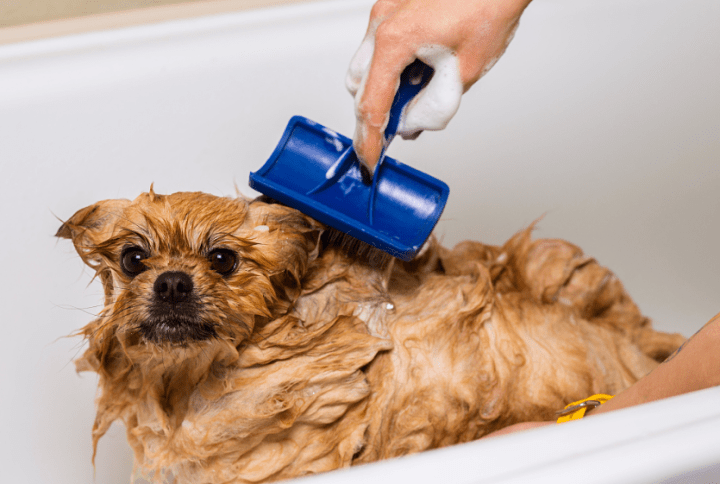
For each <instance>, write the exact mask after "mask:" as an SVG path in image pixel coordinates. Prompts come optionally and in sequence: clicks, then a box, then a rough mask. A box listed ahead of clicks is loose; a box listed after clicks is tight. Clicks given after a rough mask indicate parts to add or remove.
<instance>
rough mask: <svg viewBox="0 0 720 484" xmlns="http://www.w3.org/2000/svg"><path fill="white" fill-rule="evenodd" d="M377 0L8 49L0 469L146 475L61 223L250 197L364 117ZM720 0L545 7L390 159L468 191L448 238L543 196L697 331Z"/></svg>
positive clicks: (0, 262)
mask: <svg viewBox="0 0 720 484" xmlns="http://www.w3.org/2000/svg"><path fill="white" fill-rule="evenodd" d="M371 3H372V2H371V1H369V0H361V1H350V0H348V1H336V2H317V3H313V4H306V5H298V6H289V7H284V8H278V9H267V10H261V11H260V10H259V11H246V12H242V13H233V14H225V15H218V16H209V17H198V18H193V19H186V20H178V21H174V22H167V23H157V24H147V25H140V26H134V27H128V28H124V29H119V30H108V31H104V32H91V33H86V34H82V35H75V36H69V37H58V38H53V39H46V40H41V41H34V42H25V43H14V44H7V45H5V46H2V47H0V163H2V168H3V174H2V177H0V220H2V224H3V225H2V236H1V237H0V267H1V268H2V277H0V297H1V298H2V305H3V319H2V336H1V337H0V370H1V371H0V482H23V483H26V482H30V483H36V482H37V483H47V482H52V483H54V484H65V483H67V484H78V483H91V482H98V483H103V484H105V483H110V484H114V483H126V482H127V480H128V479H127V476H128V473H129V469H130V467H131V455H130V451H129V449H128V447H127V444H126V443H125V437H124V429H123V428H122V426H121V425H117V426H114V427H113V428H112V429H111V431H110V433H109V435H108V436H106V437H105V438H103V440H102V441H101V442H100V446H99V450H98V456H97V461H96V463H97V474H96V475H95V477H93V469H92V467H91V465H90V458H91V444H90V430H91V427H92V422H93V418H94V408H93V396H94V394H95V388H96V378H95V376H94V375H92V374H82V375H80V376H78V375H77V374H76V373H75V371H74V367H73V363H72V360H73V359H74V357H75V356H76V355H77V354H79V353H80V352H81V351H83V342H82V341H81V340H80V339H79V338H74V337H68V335H71V334H72V333H73V332H74V331H76V330H77V329H78V328H80V327H82V326H83V325H85V324H86V323H87V322H88V321H89V320H90V319H91V318H93V314H94V313H95V312H97V311H98V309H99V304H100V302H101V288H100V287H99V284H98V282H97V281H95V282H92V283H90V279H91V274H89V272H88V271H87V270H85V269H84V268H83V267H82V263H81V261H80V260H79V258H78V257H77V256H76V255H75V254H74V252H73V250H72V248H71V246H70V243H69V242H67V241H57V240H56V239H55V238H54V237H53V234H54V233H55V231H56V230H57V228H58V226H59V224H60V219H67V218H68V217H70V216H71V215H72V214H73V213H74V212H75V211H76V210H78V209H80V208H82V207H85V206H87V205H89V204H91V203H94V202H95V201H97V200H100V199H107V198H134V197H136V196H137V195H138V194H139V193H141V192H143V191H146V190H147V189H148V188H149V186H150V184H151V183H152V182H154V183H155V189H156V190H157V192H158V193H171V192H174V191H180V190H201V191H206V192H210V193H214V194H218V195H232V194H233V193H234V192H235V184H237V186H238V187H239V188H240V190H241V191H243V192H244V193H246V194H252V193H251V191H250V190H249V189H248V188H247V176H248V173H249V172H250V171H251V170H256V169H258V168H259V167H260V166H261V165H262V164H263V163H264V161H265V160H266V159H267V157H268V156H269V155H270V153H271V152H272V150H273V148H274V147H275V145H276V143H277V142H278V140H279V138H280V135H281V134H282V131H283V129H284V127H285V124H286V123H287V121H288V120H289V119H290V117H291V116H292V115H294V114H302V115H305V116H307V117H309V118H311V119H314V120H316V121H318V122H321V123H323V124H325V125H326V126H328V127H331V128H334V129H336V130H337V131H339V132H341V133H344V134H350V133H352V131H353V127H354V116H353V109H352V100H351V98H350V96H349V95H348V94H347V92H346V91H345V88H344V85H343V79H344V75H345V70H346V68H347V65H348V62H349V59H350V57H351V56H352V54H353V52H354V50H355V49H356V48H357V46H358V45H359V43H360V40H361V39H362V37H363V35H364V32H365V26H366V23H367V16H368V12H369V9H370V6H371ZM158 8H159V7H158ZM163 8H165V7H163ZM168 8H170V7H168ZM718 18H720V3H718V2H717V0H690V4H689V3H688V2H677V1H676V0H635V1H633V2H627V1H625V0H602V1H597V0H595V1H584V0H582V1H581V0H541V1H540V0H539V1H537V2H534V3H533V4H531V6H530V7H529V8H528V10H527V12H526V14H525V16H524V17H523V20H522V24H521V27H520V29H519V30H518V33H517V36H516V38H515V40H514V41H513V43H512V44H511V45H510V48H509V49H508V52H507V54H506V55H505V57H503V58H502V59H501V60H500V62H498V64H497V66H495V68H494V69H493V70H492V71H490V73H489V74H488V75H487V76H486V77H485V78H484V79H482V80H481V81H480V82H479V83H478V84H477V85H476V86H475V87H474V88H473V89H472V90H471V91H470V92H469V93H468V94H467V95H465V96H464V98H463V101H462V105H461V107H460V111H459V112H458V115H457V116H456V118H455V119H454V120H453V121H452V122H451V123H450V125H449V127H448V129H446V130H445V131H443V132H437V133H424V134H423V135H422V136H420V138H418V139H417V140H416V141H412V142H409V141H408V142H403V141H402V140H398V141H396V142H395V143H394V144H393V146H392V147H391V150H390V155H391V156H393V157H395V158H397V159H398V160H400V161H402V162H405V163H408V164H411V165H413V166H416V167H418V168H419V169H421V170H423V171H426V172H428V173H430V174H432V175H434V176H437V177H438V178H440V179H442V180H444V181H445V182H447V183H448V185H449V186H450V188H451V194H450V200H449V202H448V206H447V209H446V212H445V214H444V215H443V219H442V221H441V223H440V225H439V226H438V230H437V234H438V236H439V237H440V238H441V239H442V240H443V242H444V243H445V244H446V245H452V244H454V243H456V242H458V241H460V240H462V239H465V238H472V239H476V240H481V241H484V242H486V243H493V244H499V243H503V242H504V241H505V240H507V238H509V237H510V236H512V234H513V233H515V232H516V231H517V230H520V229H522V228H524V227H526V226H527V225H528V224H530V223H532V222H533V221H534V220H536V219H537V218H538V217H541V216H543V215H544V218H543V220H542V221H541V222H540V223H539V224H538V228H537V231H536V233H535V235H536V236H537V237H561V238H565V239H567V240H570V241H572V242H573V243H575V244H577V245H579V246H580V247H582V248H583V249H584V250H585V251H586V252H587V253H588V254H591V255H593V256H595V257H596V258H597V260H598V261H599V262H600V263H601V264H603V265H605V266H607V267H609V268H611V269H612V270H613V271H615V273H616V274H617V275H618V276H619V278H620V279H621V280H622V281H623V282H624V284H625V285H626V287H627V289H628V292H629V293H630V295H631V296H632V297H633V298H634V299H635V301H636V302H637V303H638V304H639V306H640V308H641V310H642V311H643V312H644V313H645V314H647V315H648V316H650V317H652V318H653V319H654V321H655V325H656V327H657V328H660V329H662V330H667V331H680V332H682V333H684V334H686V335H690V334H692V333H693V332H694V331H695V330H697V329H698V328H699V327H700V326H701V325H702V324H703V323H704V322H706V321H707V320H708V319H709V318H710V317H711V316H713V315H714V314H715V313H717V312H718V310H720V304H719V301H718V300H719V298H718V295H719V294H720V277H718V269H719V268H720V251H718V240H720V163H719V161H720V91H719V90H718V88H717V79H720V57H719V56H718V55H717V52H718V47H719V46H720V30H719V29H717V19H718ZM679 413H681V412H679Z"/></svg>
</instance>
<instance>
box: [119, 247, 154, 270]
mask: <svg viewBox="0 0 720 484" xmlns="http://www.w3.org/2000/svg"><path fill="white" fill-rule="evenodd" d="M144 259H147V253H146V252H145V251H144V250H142V249H141V248H140V247H128V248H127V249H125V250H123V252H122V255H121V256H120V268H121V269H122V271H123V272H124V273H125V275H127V276H130V277H135V276H137V275H138V274H140V273H141V272H143V271H144V270H145V269H147V267H146V266H145V264H144V263H143V260H144Z"/></svg>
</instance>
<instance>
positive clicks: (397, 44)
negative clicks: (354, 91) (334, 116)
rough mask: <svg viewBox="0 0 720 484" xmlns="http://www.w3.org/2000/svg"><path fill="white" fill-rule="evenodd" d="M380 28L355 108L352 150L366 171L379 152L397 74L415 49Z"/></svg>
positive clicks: (397, 78)
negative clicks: (355, 116) (354, 141)
mask: <svg viewBox="0 0 720 484" xmlns="http://www.w3.org/2000/svg"><path fill="white" fill-rule="evenodd" d="M384 25H385V24H381V25H380V26H379V27H378V30H377V33H376V38H375V50H374V53H373V58H372V61H371V62H370V68H369V70H368V73H367V76H366V78H365V82H364V84H363V85H362V86H361V87H360V89H361V90H362V93H361V95H360V96H359V100H360V101H359V103H358V105H357V107H356V111H357V117H358V129H357V131H356V146H355V151H356V152H357V154H358V157H359V158H360V159H361V161H363V162H364V163H365V164H366V165H367V166H368V167H369V168H370V169H374V167H375V164H377V161H378V158H379V157H380V152H381V151H382V147H383V143H384V139H383V133H384V131H385V127H386V126H387V123H388V118H389V113H390V108H391V107H392V103H393V99H394V97H395V93H396V92H397V89H398V86H399V84H400V74H401V73H402V71H403V70H404V69H405V67H407V66H408V65H410V63H412V61H413V60H414V59H415V49H414V48H413V47H412V46H411V45H410V44H409V43H407V41H405V42H403V39H401V38H400V39H398V38H397V36H396V35H395V34H389V33H387V28H383V27H384Z"/></svg>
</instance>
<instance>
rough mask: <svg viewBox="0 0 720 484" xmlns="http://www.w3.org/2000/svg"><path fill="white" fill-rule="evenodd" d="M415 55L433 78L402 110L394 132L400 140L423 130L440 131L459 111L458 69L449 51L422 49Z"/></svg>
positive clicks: (436, 47) (438, 48) (455, 58)
mask: <svg viewBox="0 0 720 484" xmlns="http://www.w3.org/2000/svg"><path fill="white" fill-rule="evenodd" d="M416 55H417V58H418V59H420V60H421V61H423V62H425V63H426V64H428V65H429V66H431V67H432V68H433V69H435V74H434V75H433V78H432V79H431V80H430V82H429V83H428V85H427V86H426V87H425V89H423V90H422V91H421V92H420V94H418V95H417V96H416V97H415V99H414V100H413V101H411V102H410V104H409V105H408V107H407V108H406V110H405V115H404V116H403V119H402V120H401V121H400V129H398V134H400V135H401V136H403V137H404V138H407V137H412V136H413V135H415V134H416V133H418V132H420V131H424V130H430V131H437V130H440V129H444V128H445V126H447V124H448V123H449V122H450V119H452V117H453V116H454V115H455V113H456V112H457V110H458V108H459V107H460V99H461V98H462V94H463V87H462V82H461V81H460V67H459V64H458V59H457V56H456V55H455V53H454V52H453V51H452V49H450V48H448V47H445V46H442V45H426V46H423V47H421V48H420V49H418V51H417V53H416Z"/></svg>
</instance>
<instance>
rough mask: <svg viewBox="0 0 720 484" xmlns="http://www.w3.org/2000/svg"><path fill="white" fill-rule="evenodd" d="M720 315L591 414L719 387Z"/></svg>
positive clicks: (530, 425)
mask: <svg viewBox="0 0 720 484" xmlns="http://www.w3.org/2000/svg"><path fill="white" fill-rule="evenodd" d="M718 348H720V313H718V314H717V315H715V316H714V317H713V318H712V319H711V320H710V321H708V322H707V324H705V326H703V327H702V328H701V329H700V331H698V332H697V333H695V335H693V336H692V337H691V338H690V339H688V340H687V341H686V342H685V344H683V345H682V346H681V347H680V348H678V349H677V351H676V352H675V353H673V354H672V355H670V356H669V357H668V358H667V359H666V360H665V361H664V362H663V363H662V364H661V365H660V366H658V367H657V368H656V369H655V370H653V371H652V372H650V374H648V375H647V376H645V377H644V378H641V379H640V380H638V382H637V383H635V384H634V385H632V386H631V387H630V388H628V389H627V390H625V391H623V392H621V393H619V394H618V395H617V396H615V397H614V398H613V399H612V400H610V401H609V402H607V403H605V404H603V405H601V406H600V407H597V408H595V409H591V410H588V411H587V412H586V414H585V415H586V416H587V415H599V414H602V413H607V412H612V411H613V410H618V409H621V408H627V407H632V406H635V405H640V404H643V403H649V402H653V401H655V400H662V399H663V398H669V397H674V396H676V395H682V394H683V393H689V392H694V391H696V390H702V389H704V388H710V387H713V386H717V385H720V371H718V369H720V352H719V351H718ZM553 423H554V422H523V423H519V424H515V425H511V426H509V427H506V428H504V429H502V430H499V431H497V432H493V433H492V434H489V435H488V436H487V437H494V436H498V435H504V434H509V433H513V432H517V431H520V430H528V429H531V428H537V427H544V426H545V425H551V424H553Z"/></svg>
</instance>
